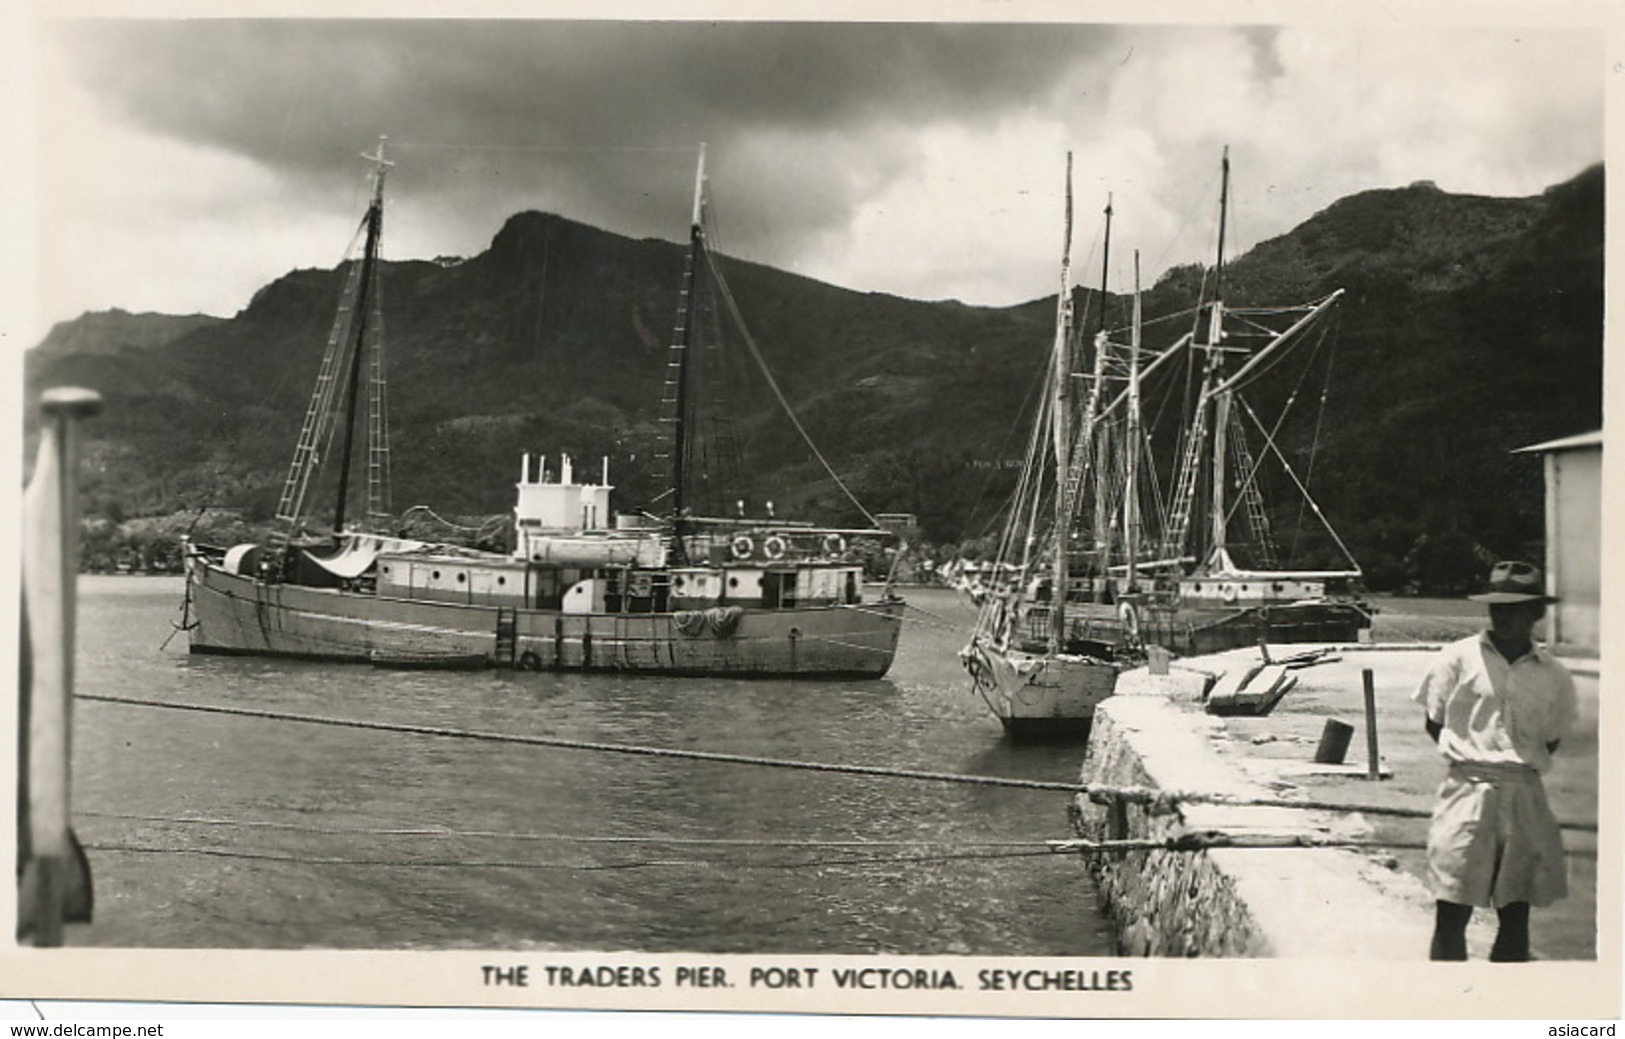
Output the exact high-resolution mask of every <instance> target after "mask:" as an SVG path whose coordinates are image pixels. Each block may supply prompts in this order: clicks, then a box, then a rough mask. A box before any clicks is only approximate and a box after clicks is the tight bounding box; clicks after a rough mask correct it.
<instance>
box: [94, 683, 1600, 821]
mask: <svg viewBox="0 0 1625 1039" xmlns="http://www.w3.org/2000/svg"><path fill="white" fill-rule="evenodd" d="M75 699H77V700H83V701H88V702H91V703H107V704H119V705H123V706H126V707H148V708H155V709H158V710H171V711H189V712H195V713H199V714H218V715H229V716H233V717H239V718H259V719H261V720H266V721H281V722H295V723H299V724H304V725H323V726H329V727H334V728H348V729H361V730H367V731H372V732H394V733H402V734H407V735H415V736H433V737H439V738H443V739H462V740H477V741H480V742H485V743H510V744H518V745H521V746H529V747H552V748H554V749H558V750H580V751H593V752H597V753H604V754H629V755H636V756H641V757H653V758H671V759H680V760H689V761H711V762H717V763H721V764H731V765H751V766H756V767H761V768H785V769H796V770H801V771H807V772H824V773H833V774H838V775H852V776H871V777H876V778H884V779H904V780H915V781H922V782H935V783H965V784H971V785H975V786H991V787H1006V788H1011V789H1018V790H1045V791H1053V792H1057V793H1067V794H1087V795H1089V796H1090V797H1091V798H1112V799H1115V800H1119V801H1122V802H1125V803H1128V804H1138V805H1145V806H1148V807H1149V808H1151V809H1152V810H1153V811H1157V810H1161V811H1171V810H1172V809H1173V808H1174V806H1175V805H1179V804H1212V805H1233V806H1248V807H1266V808H1295V809H1300V810H1304V811H1328V812H1360V813H1363V814H1366V815H1381V816H1390V817H1395V818H1405V819H1428V818H1431V816H1432V812H1430V811H1428V810H1427V809H1418V808H1404V807H1399V806H1393V805H1358V804H1346V803H1341V802H1333V801H1317V800H1307V799H1291V798H1282V797H1237V796H1234V795H1230V794H1218V793H1208V792H1203V791H1189V790H1158V789H1155V788H1152V787H1134V786H1110V785H1105V784H1085V783H1058V782H1054V781H1049V780H1041V779H1015V778H1009V777H1003V776H975V775H967V774H964V773H957V772H932V771H926V770H920V769H902V768H885V767H880V766H875V765H843V764H834V763H830V762H820V761H797V760H793V759H789V758H769V757H760V756H756V755H749V754H725V753H720V752H716V751H703V750H677V749H674V748H669V747H650V746H643V745H639V744H625V743H603V742H598V741H593V740H574V739H565V738H563V737H557V736H533V735H523V734H518V733H503V732H487V731H481V730H477V729H451V728H445V727H441V726H433V725H409V724H405V723H400V722H381V721H367V720H364V719H356V718H329V717H323V716H321V715H313V714H299V713H295V712H291V711H268V710H262V709H258V708H252V707H228V706H224V705H219V704H191V703H175V702H170V701H163V700H149V699H143V698H139V697H122V696H104V695H99V694H93V693H80V694H78V695H77V696H76V697H75ZM1559 825H1561V826H1562V827H1563V828H1564V829H1566V830H1575V831H1579V832H1584V833H1596V832H1597V824H1596V823H1594V822H1563V823H1560V824H1559Z"/></svg>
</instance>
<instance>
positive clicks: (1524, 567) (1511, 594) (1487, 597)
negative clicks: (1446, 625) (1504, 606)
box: [1467, 562, 1560, 603]
mask: <svg viewBox="0 0 1625 1039" xmlns="http://www.w3.org/2000/svg"><path fill="white" fill-rule="evenodd" d="M1467 598H1469V599H1471V600H1473V601H1474V602H1487V603H1510V602H1539V603H1553V602H1558V601H1560V600H1559V599H1558V597H1557V596H1555V595H1547V594H1546V575H1544V574H1542V573H1541V572H1540V567H1538V566H1533V565H1531V564H1529V563H1517V562H1504V563H1496V564H1495V565H1494V566H1493V567H1491V568H1490V577H1489V580H1488V581H1486V582H1484V590H1483V591H1482V592H1480V593H1479V594H1478V595H1469V596H1468V597H1467Z"/></svg>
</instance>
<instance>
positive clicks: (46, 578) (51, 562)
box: [18, 388, 101, 946]
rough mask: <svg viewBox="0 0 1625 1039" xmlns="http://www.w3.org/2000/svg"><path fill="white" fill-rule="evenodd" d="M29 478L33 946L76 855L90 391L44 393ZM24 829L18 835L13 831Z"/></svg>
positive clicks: (58, 931) (59, 909)
mask: <svg viewBox="0 0 1625 1039" xmlns="http://www.w3.org/2000/svg"><path fill="white" fill-rule="evenodd" d="M41 410H42V411H43V412H44V421H43V422H42V423H41V428H40V442H39V454H38V455H37V457H36V461H35V465H34V476H33V479H32V480H30V481H29V485H28V490H27V492H26V493H25V494H24V508H23V570H22V578H23V601H24V608H25V610H26V613H27V617H28V628H27V631H28V636H27V637H28V645H27V647H26V648H25V652H26V653H27V654H28V656H27V659H28V663H29V667H28V676H29V679H28V683H27V688H25V689H23V690H22V696H23V697H24V698H25V701H24V703H23V705H22V707H23V711H22V717H23V718H25V719H26V725H27V731H26V732H21V733H19V736H20V738H22V739H24V740H26V741H27V753H26V755H25V758H26V761H27V774H26V775H24V776H23V777H21V779H22V782H23V783H24V784H25V790H26V795H27V796H26V800H25V801H24V810H25V811H26V812H27V822H26V825H27V828H28V833H27V841H28V845H27V846H28V851H29V855H30V857H31V858H32V863H31V864H30V865H32V867H33V869H32V872H33V875H34V878H35V886H34V888H33V899H32V905H19V906H18V910H19V914H20V915H24V916H28V915H31V917H32V919H31V920H30V921H25V920H19V923H20V924H25V923H31V924H32V927H31V930H32V934H33V941H34V944H35V945H45V946H55V945H61V944H62V917H63V908H64V900H65V898H66V895H67V891H68V884H69V881H70V876H69V871H70V869H71V868H72V862H73V844H72V838H71V837H70V836H69V833H68V813H69V764H70V762H71V760H72V753H73V746H72V732H73V729H72V716H71V710H72V698H73V643H74V630H73V629H74V617H75V590H76V589H75V583H76V581H77V579H78V574H79V484H78V479H77V470H78V460H79V428H78V427H79V420H80V419H82V418H85V417H88V416H90V415H94V414H96V412H97V411H99V410H101V397H100V396H99V395H98V394H96V393H95V392H93V391H91V390H83V389H72V388H63V389H55V390H48V391H46V392H45V394H44V395H43V397H42V399H41ZM22 836H23V835H21V834H19V838H21V837H22Z"/></svg>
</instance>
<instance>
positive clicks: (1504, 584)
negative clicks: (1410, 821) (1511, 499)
mask: <svg viewBox="0 0 1625 1039" xmlns="http://www.w3.org/2000/svg"><path fill="white" fill-rule="evenodd" d="M1468 598H1470V599H1472V600H1473V601H1475V602H1482V603H1487V604H1489V613H1490V626H1489V628H1488V629H1487V630H1485V631H1482V632H1480V633H1478V634H1477V635H1473V636H1470V637H1468V638H1465V639H1462V640H1460V641H1458V642H1453V643H1451V644H1450V645H1448V646H1446V647H1444V648H1443V649H1442V650H1440V651H1439V656H1438V659H1437V660H1435V661H1434V663H1433V666H1432V667H1431V668H1429V669H1428V673H1427V676H1426V677H1425V678H1423V679H1422V685H1421V687H1420V688H1419V689H1417V691H1416V693H1415V695H1414V696H1413V697H1412V699H1414V700H1415V701H1416V702H1417V703H1419V704H1421V705H1422V707H1423V709H1424V710H1425V711H1426V712H1427V719H1426V722H1425V724H1426V727H1427V731H1428V735H1429V736H1432V737H1433V739H1434V742H1436V743H1437V744H1438V745H1439V752H1440V753H1441V754H1443V755H1444V758H1445V760H1446V761H1447V762H1448V763H1449V772H1448V774H1447V775H1446V776H1445V780H1444V783H1443V784H1442V785H1441V786H1440V787H1439V794H1438V802H1437V804H1436V805H1435V806H1434V809H1433V823H1432V825H1431V826H1430V827H1429V829H1428V881H1429V887H1430V888H1431V889H1432V891H1433V894H1434V897H1435V898H1437V899H1438V902H1437V904H1436V906H1435V911H1436V915H1435V918H1434V927H1433V946H1432V950H1431V954H1430V955H1431V958H1432V959H1435V960H1465V959H1466V958H1467V923H1468V921H1469V920H1470V919H1472V915H1473V907H1474V906H1486V907H1492V908H1494V909H1495V911H1496V915H1497V916H1498V917H1499V923H1500V926H1499V930H1498V931H1497V932H1496V935H1495V945H1494V947H1493V948H1492V949H1491V950H1490V959H1491V960H1493V961H1500V962H1521V961H1524V960H1527V959H1529V907H1530V906H1531V905H1535V906H1546V905H1550V904H1552V903H1553V902H1555V901H1557V900H1558V899H1560V898H1562V897H1564V896H1565V895H1567V894H1568V878H1567V871H1566V863H1565V861H1564V858H1563V841H1562V835H1561V833H1560V832H1559V830H1558V825H1557V819H1556V818H1555V817H1554V816H1553V815H1552V810H1551V807H1550V806H1549V805H1548V804H1547V802H1546V788H1545V786H1544V785H1543V784H1542V783H1541V778H1540V775H1541V773H1542V772H1545V771H1546V770H1547V769H1549V768H1550V767H1551V764H1552V752H1553V751H1555V750H1556V749H1557V745H1558V742H1559V741H1560V740H1561V739H1562V738H1563V737H1564V735H1566V734H1567V733H1568V731H1569V729H1570V728H1571V727H1572V726H1573V725H1574V722H1575V718H1576V715H1577V713H1578V701H1577V698H1576V696H1575V692H1574V679H1573V678H1571V677H1570V676H1569V673H1568V670H1567V669H1566V668H1565V667H1564V666H1563V665H1562V664H1560V663H1558V662H1557V660H1556V659H1555V658H1554V657H1553V656H1552V655H1551V654H1550V653H1548V652H1547V651H1546V650H1545V649H1542V648H1541V647H1540V646H1537V645H1536V644H1535V642H1534V640H1533V637H1532V633H1533V631H1534V627H1535V625H1536V624H1537V623H1538V622H1539V621H1540V619H1541V617H1543V616H1544V615H1545V613H1546V606H1547V604H1548V603H1554V602H1557V601H1558V600H1557V599H1556V597H1554V596H1550V595H1547V594H1546V588H1545V583H1544V578H1543V575H1542V574H1541V572H1540V570H1539V568H1538V567H1534V566H1531V565H1530V564H1528V563H1510V562H1509V563H1496V564H1495V566H1494V567H1493V568H1492V569H1491V570H1490V577H1489V581H1488V583H1487V585H1486V587H1485V589H1484V591H1483V592H1482V593H1481V594H1478V595H1471V596H1468Z"/></svg>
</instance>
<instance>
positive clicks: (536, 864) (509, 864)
mask: <svg viewBox="0 0 1625 1039" xmlns="http://www.w3.org/2000/svg"><path fill="white" fill-rule="evenodd" d="M84 848H85V850H86V851H97V852H116V853H123V854H130V855H201V856H206V857H210V858H222V859H249V860H254V861H260V862H287V863H296V864H299V865H308V866H374V867H379V866H382V867H400V868H408V869H412V868H416V869H548V870H551V869H558V870H616V869H641V868H647V867H650V866H668V867H669V866H681V867H692V866H704V867H709V868H718V867H723V866H728V867H744V868H747V869H806V868H812V867H817V868H822V867H825V866H871V865H882V866H885V865H902V864H917V863H925V862H956V861H967V860H988V859H1016V858H1038V857H1048V856H1052V855H1054V854H1055V852H1054V850H1053V849H1051V848H1038V849H1029V850H1025V851H1004V852H975V853H970V852H964V853H943V854H936V855H864V856H844V857H840V856H837V857H820V858H813V859H799V860H794V861H788V862H785V861H778V862H756V861H750V860H739V859H728V860H718V859H631V860H628V861H624V862H587V861H583V862H540V861H532V860H523V859H390V858H365V857H363V858H352V857H347V856H340V855H298V854H292V853H288V852H273V851H244V850H237V849H230V848H196V847H193V848H177V847H158V846H155V845H145V844H116V843H113V844H110V843H98V842H95V841H86V842H84Z"/></svg>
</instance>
